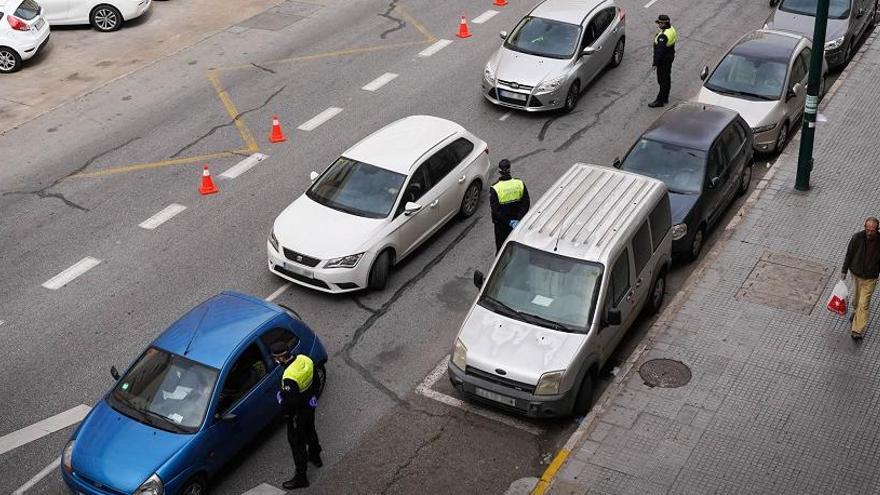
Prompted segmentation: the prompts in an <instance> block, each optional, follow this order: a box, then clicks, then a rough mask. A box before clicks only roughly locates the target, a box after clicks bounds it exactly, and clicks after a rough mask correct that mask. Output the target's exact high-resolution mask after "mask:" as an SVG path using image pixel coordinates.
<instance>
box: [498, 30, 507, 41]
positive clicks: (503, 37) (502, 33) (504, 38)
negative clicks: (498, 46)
mask: <svg viewBox="0 0 880 495" xmlns="http://www.w3.org/2000/svg"><path fill="white" fill-rule="evenodd" d="M498 36H501V39H503V40H506V39H507V31H501V32H500V33H498Z"/></svg>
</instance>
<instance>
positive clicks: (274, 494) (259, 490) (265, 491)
mask: <svg viewBox="0 0 880 495" xmlns="http://www.w3.org/2000/svg"><path fill="white" fill-rule="evenodd" d="M285 493H287V492H286V491H284V490H282V489H280V488H276V487H274V486H272V485H270V484H268V483H262V484H260V485H257V486H255V487H253V488H251V489H250V490H248V491H246V492H244V493H242V494H241V495H284V494H285Z"/></svg>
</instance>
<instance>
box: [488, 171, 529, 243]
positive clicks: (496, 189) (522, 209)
mask: <svg viewBox="0 0 880 495" xmlns="http://www.w3.org/2000/svg"><path fill="white" fill-rule="evenodd" d="M498 174H499V175H500V177H499V179H498V182H496V183H495V184H493V185H492V187H491V188H489V207H490V208H491V209H492V223H493V224H494V225H495V252H498V251H500V250H501V245H502V244H504V240H505V239H507V236H508V235H510V232H511V231H512V230H513V228H514V227H516V224H517V223H519V221H520V220H521V219H522V217H524V216H526V212H528V211H529V190H528V189H527V188H526V185H525V183H523V181H522V180H520V179H514V178H512V177H511V176H510V160H507V159H504V160H501V161H500V162H498Z"/></svg>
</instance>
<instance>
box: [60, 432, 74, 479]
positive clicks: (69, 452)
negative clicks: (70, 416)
mask: <svg viewBox="0 0 880 495" xmlns="http://www.w3.org/2000/svg"><path fill="white" fill-rule="evenodd" d="M75 444H76V440H71V441H69V442H67V445H65V446H64V450H63V451H62V452H61V467H62V468H63V469H64V472H66V473H68V474H70V473H72V472H73V446H74V445H75Z"/></svg>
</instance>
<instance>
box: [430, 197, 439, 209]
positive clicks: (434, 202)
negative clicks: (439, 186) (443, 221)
mask: <svg viewBox="0 0 880 495" xmlns="http://www.w3.org/2000/svg"><path fill="white" fill-rule="evenodd" d="M438 204H440V200H439V199H435V200H434V201H432V202H431V204H429V205H428V206H430V207H431V208H434V207H436V206H437V205H438Z"/></svg>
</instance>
